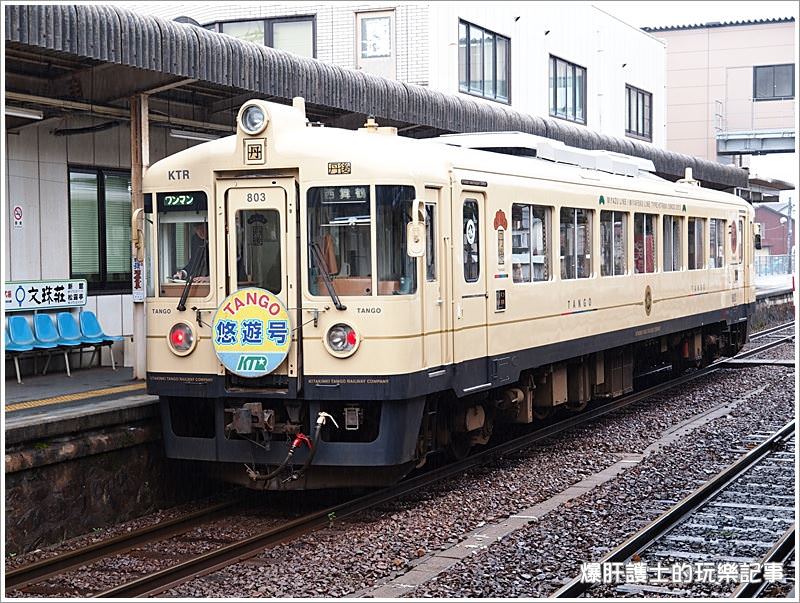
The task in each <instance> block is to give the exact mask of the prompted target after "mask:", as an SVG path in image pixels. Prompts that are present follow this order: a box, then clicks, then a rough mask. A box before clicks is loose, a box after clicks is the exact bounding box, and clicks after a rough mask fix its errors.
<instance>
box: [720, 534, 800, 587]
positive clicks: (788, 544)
mask: <svg viewBox="0 0 800 603" xmlns="http://www.w3.org/2000/svg"><path fill="white" fill-rule="evenodd" d="M794 532H795V526H794V524H792V527H791V528H789V529H788V530H786V532H785V533H784V534H783V536H781V537H780V539H779V540H778V542H776V543H775V544H774V545H773V547H772V548H771V549H770V550H769V551H768V552H767V554H766V555H764V557H763V558H762V559H761V562H760V563H759V570H758V573H757V574H756V578H757V579H758V581H757V582H756V581H752V582H744V583H742V584H740V585H739V588H737V589H736V590H735V591H734V592H733V598H734V599H755V598H757V597H759V596H761V593H762V592H763V591H764V589H765V588H766V587H767V585H768V584H769V583H768V582H764V571H763V569H764V564H765V563H786V561H787V560H788V559H789V557H790V556H791V555H792V554H793V553H794V549H795V545H794Z"/></svg>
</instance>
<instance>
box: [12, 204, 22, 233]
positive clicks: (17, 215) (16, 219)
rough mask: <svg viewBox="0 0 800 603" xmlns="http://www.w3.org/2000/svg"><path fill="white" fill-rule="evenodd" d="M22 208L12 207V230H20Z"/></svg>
mask: <svg viewBox="0 0 800 603" xmlns="http://www.w3.org/2000/svg"><path fill="white" fill-rule="evenodd" d="M22 224H23V222H22V207H20V206H19V205H15V206H14V228H22Z"/></svg>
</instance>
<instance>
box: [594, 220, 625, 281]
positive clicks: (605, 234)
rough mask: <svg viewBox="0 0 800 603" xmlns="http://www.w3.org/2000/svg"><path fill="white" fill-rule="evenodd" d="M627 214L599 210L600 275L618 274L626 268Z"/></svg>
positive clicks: (623, 272) (622, 272)
mask: <svg viewBox="0 0 800 603" xmlns="http://www.w3.org/2000/svg"><path fill="white" fill-rule="evenodd" d="M627 243H628V214H626V213H625V212H621V211H601V212H600V275H601V276H619V275H620V274H625V273H626V272H627V271H628V270H627V266H626V259H627V257H628V245H627Z"/></svg>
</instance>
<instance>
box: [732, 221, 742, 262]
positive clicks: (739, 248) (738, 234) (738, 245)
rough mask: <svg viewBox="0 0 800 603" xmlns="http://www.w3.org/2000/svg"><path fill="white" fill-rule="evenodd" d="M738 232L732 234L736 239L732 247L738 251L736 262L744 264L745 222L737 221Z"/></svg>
mask: <svg viewBox="0 0 800 603" xmlns="http://www.w3.org/2000/svg"><path fill="white" fill-rule="evenodd" d="M735 224H736V231H735V232H734V233H733V234H732V237H735V238H734V240H733V241H732V242H731V244H732V247H733V248H734V249H735V250H736V258H735V261H736V262H737V263H741V262H742V259H743V258H742V240H743V238H744V222H743V221H742V220H737V221H736V223H735Z"/></svg>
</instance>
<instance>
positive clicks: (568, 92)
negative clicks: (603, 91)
mask: <svg viewBox="0 0 800 603" xmlns="http://www.w3.org/2000/svg"><path fill="white" fill-rule="evenodd" d="M550 115H552V116H553V117H560V118H561V119H568V120H569V121H574V122H577V123H579V124H585V123H586V69H585V68H584V67H581V66H579V65H575V64H573V63H569V62H567V61H564V60H562V59H559V58H558V57H554V56H551V57H550Z"/></svg>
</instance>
